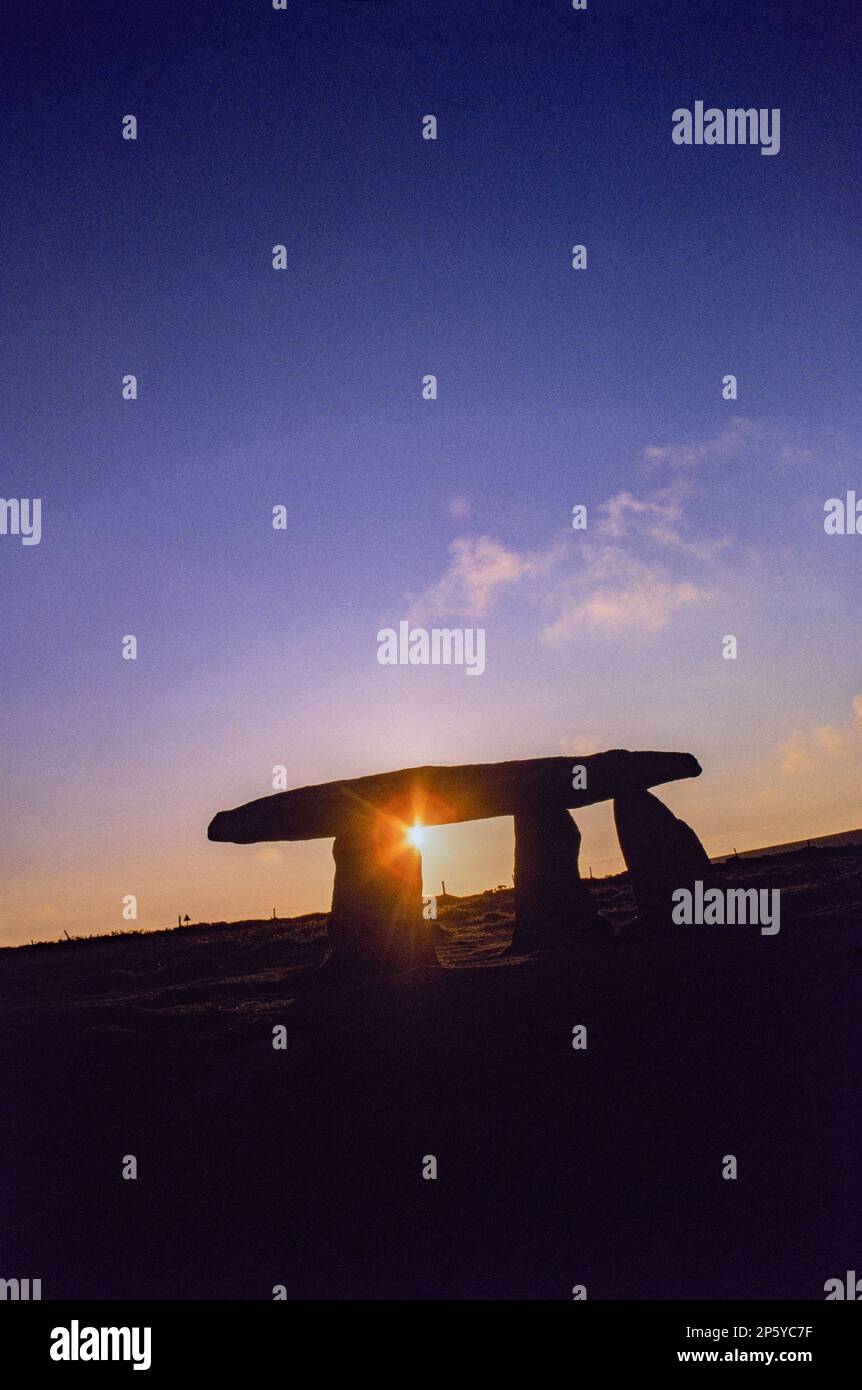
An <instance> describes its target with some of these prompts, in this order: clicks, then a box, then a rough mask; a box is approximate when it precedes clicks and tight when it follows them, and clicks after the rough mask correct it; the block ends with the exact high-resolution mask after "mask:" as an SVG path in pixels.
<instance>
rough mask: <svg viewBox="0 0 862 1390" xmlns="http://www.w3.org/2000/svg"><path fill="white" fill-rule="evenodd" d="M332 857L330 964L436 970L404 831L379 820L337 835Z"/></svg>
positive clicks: (418, 876)
mask: <svg viewBox="0 0 862 1390" xmlns="http://www.w3.org/2000/svg"><path fill="white" fill-rule="evenodd" d="M332 854H333V858H334V859H335V885H334V887H333V890H332V911H331V912H330V914H329V935H330V940H331V942H332V950H333V958H334V959H336V960H337V961H338V962H339V964H341V965H344V966H347V967H352V968H357V967H373V966H379V967H380V968H382V969H384V970H406V969H411V968H413V967H415V966H434V965H436V964H437V957H436V955H435V954H434V946H433V943H432V941H431V937H430V935H429V924H428V923H427V922H425V921H424V920H423V917H422V856H421V855H420V853H419V851H418V850H417V849H416V848H415V846H414V845H412V844H411V843H410V841H409V840H408V839H407V837H406V836H405V834H404V826H403V825H400V824H399V823H398V822H394V823H390V822H389V821H388V820H386V819H383V818H381V819H380V821H379V822H378V823H377V824H374V823H372V824H361V825H359V826H358V827H356V828H355V829H353V830H345V831H342V833H341V834H340V835H336V837H335V844H334V845H333V847H332Z"/></svg>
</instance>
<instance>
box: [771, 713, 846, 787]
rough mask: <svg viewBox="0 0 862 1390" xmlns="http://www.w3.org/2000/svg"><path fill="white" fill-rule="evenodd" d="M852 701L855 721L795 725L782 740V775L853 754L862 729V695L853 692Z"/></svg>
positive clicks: (780, 757) (791, 775) (788, 775)
mask: <svg viewBox="0 0 862 1390" xmlns="http://www.w3.org/2000/svg"><path fill="white" fill-rule="evenodd" d="M852 705H853V722H852V723H851V724H848V726H847V727H846V728H839V729H836V728H835V726H834V725H833V724H815V725H814V727H813V728H811V729H794V730H793V733H792V734H791V735H790V737H789V738H786V739H785V740H784V742H783V743H781V744H779V747H778V757H779V766H780V770H781V773H782V775H783V776H785V777H793V776H795V775H796V774H797V773H799V772H809V771H811V770H812V769H813V768H815V767H817V766H818V765H819V764H822V763H824V762H832V761H835V760H836V759H839V758H840V759H845V758H847V757H852V756H853V754H854V753H855V752H856V751H857V750H858V746H859V745H858V735H859V734H860V732H862V695H854V696H853V702H852Z"/></svg>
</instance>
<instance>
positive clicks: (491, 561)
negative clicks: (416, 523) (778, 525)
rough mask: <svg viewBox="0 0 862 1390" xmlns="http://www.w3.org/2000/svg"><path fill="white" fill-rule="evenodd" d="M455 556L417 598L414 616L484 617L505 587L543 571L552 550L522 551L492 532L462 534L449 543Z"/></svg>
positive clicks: (417, 619) (418, 618) (422, 618)
mask: <svg viewBox="0 0 862 1390" xmlns="http://www.w3.org/2000/svg"><path fill="white" fill-rule="evenodd" d="M449 554H450V555H451V557H452V558H451V560H450V562H449V567H448V569H446V571H445V572H444V574H443V575H442V576H441V578H440V579H439V580H438V581H437V583H436V584H433V585H432V586H431V587H430V588H429V589H426V590H425V593H424V594H421V595H419V597H418V598H415V599H414V600H413V602H412V604H411V607H410V618H411V619H412V620H413V621H414V622H424V621H426V620H427V619H429V618H444V617H459V618H484V617H487V615H488V613H489V612H490V611H491V608H492V606H493V604H494V602H495V601H496V599H497V598H498V597H499V594H500V592H501V591H502V590H504V589H507V588H508V589H511V588H512V587H513V586H514V585H516V584H518V583H519V582H520V581H521V580H522V579H524V578H527V577H532V576H535V575H537V574H540V573H542V572H543V571H544V570H546V569H547V568H548V567H549V566H550V564H551V563H552V560H553V557H552V555H551V554H546V555H544V556H542V555H536V556H530V555H521V554H519V553H518V551H516V550H509V549H508V548H507V547H506V546H505V545H503V543H502V541H498V540H494V539H493V538H492V537H491V536H460V537H459V538H458V539H457V540H454V541H453V542H452V544H451V545H450V547H449Z"/></svg>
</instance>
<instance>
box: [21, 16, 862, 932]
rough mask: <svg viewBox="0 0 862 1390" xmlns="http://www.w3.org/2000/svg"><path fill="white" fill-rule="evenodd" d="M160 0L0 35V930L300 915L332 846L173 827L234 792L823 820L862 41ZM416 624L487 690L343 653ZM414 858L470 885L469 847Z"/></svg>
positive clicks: (838, 627) (752, 824) (728, 833)
mask: <svg viewBox="0 0 862 1390" xmlns="http://www.w3.org/2000/svg"><path fill="white" fill-rule="evenodd" d="M173 9H174V7H173V6H168V5H167V4H161V3H150V4H147V5H146V6H142V7H132V8H129V7H118V6H116V5H114V4H102V3H99V0H96V3H91V4H88V5H87V6H86V7H83V6H76V5H63V6H55V5H48V4H40V3H38V0H36V3H32V4H28V5H26V6H25V5H18V4H16V3H13V4H12V5H11V6H10V7H9V11H8V15H7V16H6V17H5V18H4V20H3V26H4V30H5V35H4V38H5V41H4V45H3V47H4V52H5V55H6V57H5V60H4V61H5V65H6V74H5V77H4V82H3V84H2V97H0V101H2V106H3V111H2V113H0V114H1V115H2V119H0V155H2V167H3V171H4V173H3V178H4V191H5V194H6V196H5V198H4V204H5V207H6V213H5V215H4V219H3V226H2V244H3V263H4V274H3V277H2V293H3V310H4V312H3V322H4V333H3V336H2V342H0V356H2V362H0V380H2V382H3V404H4V428H3V468H2V484H3V486H2V492H3V495H4V496H6V497H24V496H26V497H36V496H38V497H41V498H42V501H43V539H42V542H41V544H40V545H39V546H33V547H23V546H21V545H20V544H19V542H18V540H17V539H16V538H15V537H11V536H0V581H2V586H3V588H2V592H3V647H2V650H3V668H4V687H5V694H4V738H3V757H2V781H3V800H4V804H5V806H6V811H7V816H6V823H5V834H4V837H3V844H2V850H0V874H2V882H3V893H2V919H0V941H2V942H3V943H14V942H18V941H23V940H30V939H31V938H35V939H40V938H51V937H55V936H58V935H59V934H61V932H62V931H63V930H68V931H70V932H90V931H106V930H111V929H114V928H118V927H121V926H123V925H124V923H123V922H122V919H121V916H120V903H121V899H122V897H123V895H124V894H127V893H134V894H136V895H137V897H138V903H139V916H138V922H137V925H138V926H144V927H154V926H160V925H167V924H170V923H172V922H173V921H175V920H176V916H177V914H178V913H180V912H182V913H185V912H188V913H189V914H190V915H191V916H192V917H193V918H194V919H196V920H207V919H222V918H231V917H242V916H256V915H268V914H269V912H270V911H271V909H272V908H273V907H276V908H277V909H278V910H279V911H280V912H281V913H288V912H297V913H298V912H304V911H310V910H312V909H315V908H325V907H326V906H327V904H328V896H329V892H330V887H331V873H332V870H331V856H330V845H329V844H328V843H324V842H319V843H315V844H312V845H281V846H259V847H237V846H224V845H211V844H209V843H208V842H207V840H206V825H207V822H208V821H209V819H210V817H211V815H212V814H213V813H214V811H215V810H217V809H220V808H223V807H226V806H231V805H235V804H237V803H239V802H242V801H246V800H249V799H251V798H253V797H255V796H262V795H266V794H268V793H269V792H270V791H271V777H272V768H273V766H274V765H276V764H284V765H285V766H286V767H287V769H288V779H289V784H290V785H301V784H304V783H308V782H317V781H323V780H326V779H327V778H330V777H334V776H348V775H357V774H361V773H364V772H373V771H380V770H384V769H386V768H389V767H397V766H403V765H413V764H419V763H423V762H441V763H448V762H461V761H483V760H492V759H497V758H511V757H519V756H523V757H530V756H540V755H547V754H556V753H559V752H566V753H569V752H571V753H573V754H575V753H576V752H578V751H590V750H592V749H600V748H605V747H617V746H623V747H634V748H648V747H659V748H669V749H674V748H679V749H686V750H690V751H692V752H694V753H695V754H696V755H697V756H698V757H699V759H700V760H701V762H702V764H703V767H704V776H703V777H702V778H701V779H700V780H699V781H698V782H696V783H693V784H686V785H680V786H679V787H676V788H671V789H668V791H667V793H666V799H667V801H668V802H669V804H671V805H672V806H673V807H674V809H675V810H677V811H679V812H681V813H682V814H684V815H685V816H686V817H687V818H688V819H690V820H691V822H692V824H693V825H694V827H695V828H696V829H697V830H698V832H699V833H700V834H701V836H702V838H703V840H704V842H705V844H706V846H707V848H708V850H709V851H710V852H714V853H718V852H721V851H723V850H727V849H730V848H731V846H733V845H737V846H738V847H739V848H743V847H748V846H752V845H757V844H767V843H774V842H779V841H783V840H790V839H795V838H800V837H805V836H808V835H811V836H814V835H817V834H825V833H828V832H831V831H837V830H841V829H844V828H848V827H850V826H856V825H858V824H860V822H862V815H860V812H859V799H858V785H859V772H860V751H861V750H862V701H859V702H857V705H856V706H855V707H854V697H856V696H857V695H859V694H860V692H862V670H860V662H859V650H860V643H859V636H860V633H859V571H860V556H862V537H851V536H846V537H827V536H826V535H825V534H824V531H823V503H824V501H825V500H826V498H828V497H832V496H835V495H843V493H844V492H845V491H846V490H847V489H849V488H853V487H856V488H857V489H858V491H859V494H860V497H862V470H860V468H859V440H860V418H859V391H858V383H859V339H858V334H859V328H858V324H859V313H858V285H859V276H858V227H859V224H860V220H862V216H860V214H862V208H860V195H859V190H860V187H862V177H860V175H862V169H860V153H859V142H858V132H857V113H858V51H859V39H860V23H859V19H858V17H853V16H852V15H851V14H850V11H849V7H847V6H843V5H841V6H826V7H822V8H815V7H812V6H809V5H807V4H804V5H803V4H797V3H788V0H782V3H777V2H776V3H771V2H770V3H766V0H744V3H743V2H742V0H722V3H720V4H719V3H708V2H705V0H702V3H699V4H698V5H697V6H692V5H691V4H690V3H676V2H675V0H671V3H662V4H661V5H639V6H626V7H624V12H623V10H622V8H621V7H618V6H610V5H603V4H600V3H598V0H596V3H592V0H591V4H590V8H589V10H588V11H587V12H583V13H581V12H573V11H572V10H571V9H570V8H569V7H567V5H566V4H565V3H563V0H560V3H557V4H552V3H547V4H543V5H542V6H541V7H540V11H541V13H540V14H539V15H538V17H537V14H536V13H535V12H534V11H533V10H532V9H531V8H530V7H526V8H525V7H524V6H523V5H522V4H520V3H514V2H513V0H511V2H510V0H504V3H499V4H494V5H493V6H489V5H488V4H487V3H483V4H481V5H480V4H478V3H476V0H459V3H457V4H455V3H450V0H440V3H435V4H434V5H433V6H431V7H429V6H426V5H424V4H420V3H418V0H398V3H395V0H381V3H379V4H372V3H367V4H360V3H355V4H348V3H345V0H320V2H319V3H315V4H312V3H302V0H297V2H296V4H295V5H292V6H291V8H290V10H289V11H288V12H285V13H281V12H274V11H272V10H271V9H269V8H267V5H266V4H264V3H260V4H258V5H243V6H236V5H234V4H229V3H226V2H225V0H222V2H221V3H212V4H207V5H205V6H196V7H192V10H190V11H189V12H188V13H184V14H180V15H177V14H174V13H172V11H173ZM699 99H702V100H705V101H707V103H709V104H714V105H717V106H720V107H726V106H734V105H741V106H750V105H753V106H769V107H775V106H777V107H780V108H781V113H782V148H781V152H780V154H779V155H778V156H776V157H774V158H763V157H761V155H760V154H759V152H758V151H757V150H756V149H750V148H735V149H731V148H722V147H716V148H700V149H697V148H691V149H682V148H679V147H676V146H675V145H674V144H673V143H672V141H671V138H670V132H671V113H672V111H673V110H674V109H675V108H676V107H678V106H692V105H693V104H694V102H695V101H696V100H699ZM127 112H133V113H135V114H136V115H137V116H138V120H139V124H140V132H139V139H138V140H137V142H136V143H131V142H125V141H123V140H121V138H120V128H121V117H122V116H123V115H124V114H126V113H127ZM429 112H431V113H434V114H435V115H436V116H437V118H438V121H439V138H438V140H437V141H436V142H429V141H423V140H422V139H421V138H420V122H421V117H422V116H423V115H424V114H426V113H429ZM277 242H283V243H284V244H285V245H286V246H287V249H288V269H287V270H286V271H285V272H283V273H282V272H279V273H276V272H274V271H273V270H272V268H271V250H270V248H271V247H272V246H273V244H275V243H277ZM576 242H578V243H580V242H583V243H585V244H586V245H587V246H588V249H589V269H588V270H587V272H586V273H575V272H574V271H573V270H572V269H571V267H570V254H569V253H570V248H571V246H572V245H573V244H574V243H576ZM127 372H134V373H136V374H137V376H138V380H139V389H140V399H139V400H138V401H136V402H134V403H132V402H124V401H123V400H122V399H121V397H120V381H121V378H122V376H123V374H124V373H127ZM428 372H433V373H435V374H437V376H438V378H439V399H438V400H437V401H434V402H426V401H423V400H422V398H421V394H420V383H421V378H422V376H423V375H424V374H425V373H428ZM726 372H733V373H735V374H736V375H737V376H738V378H739V383H740V397H739V401H738V402H736V403H728V402H725V401H723V400H722V398H721V378H722V376H723V375H724V373H726ZM649 451H651V452H649ZM626 494H627V495H628V496H629V497H630V498H633V499H636V503H637V504H638V505H633V504H632V503H630V502H629V503H628V504H627V503H625V502H622V503H621V502H620V501H619V499H620V497H621V496H623V495H626ZM459 499H460V500H459ZM612 499H617V501H616V502H615V503H613V502H612ZM578 502H583V503H586V504H587V506H588V507H589V510H590V528H589V530H588V531H587V533H585V534H581V533H575V532H573V531H572V530H571V528H570V526H569V516H570V512H571V507H572V505H573V504H574V503H578ZM277 503H283V504H284V505H285V506H286V507H287V510H288V528H287V530H286V532H275V531H273V530H272V527H271V523H270V515H271V509H272V507H273V506H274V505H275V504H277ZM608 504H611V505H608ZM480 538H485V540H484V541H482V540H480ZM453 543H454V544H455V545H456V550H455V551H452V550H451V549H450V547H452V545H453ZM459 557H460V558H459ZM507 576H508V577H507ZM511 576H517V577H514V578H513V577H511ZM411 611H412V612H414V613H416V614H418V615H422V620H423V621H424V622H425V623H426V625H430V624H432V623H434V622H438V621H439V622H440V623H443V624H444V625H453V624H468V625H476V624H481V625H482V626H483V627H484V628H485V629H486V633H487V656H486V660H487V669H486V672H485V674H484V675H483V676H482V677H481V678H475V679H474V678H469V679H468V678H467V677H466V676H465V674H464V672H463V671H461V670H457V669H427V668H395V669H391V668H386V667H381V666H379V665H378V664H377V661H376V651H377V643H376V633H377V631H378V628H380V627H382V626H390V625H391V626H397V623H398V621H399V620H400V619H401V618H405V617H408V616H409V615H410V613H411ZM125 633H134V634H135V635H136V636H137V638H138V642H139V649H140V654H139V659H138V660H137V662H134V663H132V662H125V661H123V660H122V659H121V656H120V644H121V638H122V636H123V635H124V634H125ZM725 633H733V634H735V635H736V636H737V637H738V640H739V645H740V654H739V659H738V660H737V661H736V662H730V661H724V660H722V658H721V639H722V636H723V635H724V634H725ZM579 820H580V823H581V824H582V828H583V830H584V834H585V843H584V856H583V857H584V866H585V868H586V865H587V864H590V863H591V864H592V865H593V866H594V871H595V872H609V871H613V870H614V869H616V868H619V867H620V862H619V859H618V857H617V854H616V848H615V840H614V837H613V832H612V828H611V819H610V810H609V808H608V807H604V808H596V809H595V810H592V811H590V812H589V813H587V814H585V815H584V816H583V817H582V818H579ZM425 866H426V882H427V886H428V889H429V891H431V890H436V888H437V887H439V880H440V878H441V877H445V878H446V882H447V887H448V888H449V889H450V891H454V892H467V891H472V890H478V889H480V888H482V887H486V886H488V885H490V884H494V883H497V882H501V881H503V880H504V879H508V878H509V877H510V874H511V824H510V823H509V822H506V821H503V822H496V821H495V822H488V823H485V824H483V825H475V826H472V827H453V828H449V829H446V830H439V831H436V832H432V833H431V835H430V836H429V841H428V845H427V847H426V853H425Z"/></svg>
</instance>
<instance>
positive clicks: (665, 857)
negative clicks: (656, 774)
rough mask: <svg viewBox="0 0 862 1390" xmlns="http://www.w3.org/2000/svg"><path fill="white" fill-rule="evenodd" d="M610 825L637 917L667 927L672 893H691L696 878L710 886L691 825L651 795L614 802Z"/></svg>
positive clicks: (709, 869)
mask: <svg viewBox="0 0 862 1390" xmlns="http://www.w3.org/2000/svg"><path fill="white" fill-rule="evenodd" d="M614 820H615V821H616V827H617V834H618V836H619V840H620V847H621V849H622V852H623V856H624V858H625V861H626V867H627V868H628V871H629V877H630V878H631V883H632V888H633V889H634V894H635V898H636V899H637V905H638V910H639V913H640V916H641V917H642V918H643V919H644V920H645V921H649V922H651V923H653V924H655V925H660V926H668V927H670V926H672V917H671V914H672V912H673V897H672V895H673V893H674V890H675V889H677V888H687V889H689V891H693V887H694V883H695V881H696V880H697V879H700V881H701V882H702V883H704V884H707V885H708V884H710V883H711V882H712V881H713V871H712V865H711V864H710V862H709V859H708V857H707V853H706V850H705V849H704V847H703V845H702V844H701V843H700V840H699V839H698V838H697V836H696V835H695V833H694V831H693V830H692V828H691V826H690V825H686V823H685V821H684V820H680V819H679V818H678V817H677V816H675V815H674V814H673V812H672V811H671V810H670V809H669V807H667V806H665V804H664V802H662V801H659V799H658V797H657V796H653V795H652V793H651V792H626V793H625V794H624V795H622V796H618V797H616V798H615V799H614Z"/></svg>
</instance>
